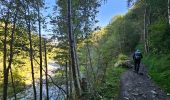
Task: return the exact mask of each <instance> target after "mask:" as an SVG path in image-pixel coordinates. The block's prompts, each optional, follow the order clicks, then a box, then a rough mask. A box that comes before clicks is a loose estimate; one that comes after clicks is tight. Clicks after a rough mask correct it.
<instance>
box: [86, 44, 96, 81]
mask: <svg viewBox="0 0 170 100" xmlns="http://www.w3.org/2000/svg"><path fill="white" fill-rule="evenodd" d="M86 48H87V53H88V57H89V62H90V68H91V72H92V74H93V79H94V80H95V79H96V76H95V73H94V69H93V65H92V59H91V53H90V48H89V43H88V42H87V44H86Z"/></svg>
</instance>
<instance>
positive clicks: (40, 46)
mask: <svg viewBox="0 0 170 100" xmlns="http://www.w3.org/2000/svg"><path fill="white" fill-rule="evenodd" d="M38 27H39V55H40V100H42V87H43V86H42V84H43V80H42V43H41V18H40V7H39V5H38Z"/></svg>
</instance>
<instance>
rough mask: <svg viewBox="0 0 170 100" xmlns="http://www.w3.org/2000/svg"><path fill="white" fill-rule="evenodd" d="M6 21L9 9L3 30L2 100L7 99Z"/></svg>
mask: <svg viewBox="0 0 170 100" xmlns="http://www.w3.org/2000/svg"><path fill="white" fill-rule="evenodd" d="M8 20H9V9H8V13H7V19H6V21H5V29H4V41H3V42H4V48H3V54H4V55H3V67H4V68H3V74H4V80H3V81H4V82H3V100H6V99H7V83H8V82H7V78H8V76H7V70H6V56H7V30H8Z"/></svg>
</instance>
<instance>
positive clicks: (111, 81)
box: [99, 67, 125, 100]
mask: <svg viewBox="0 0 170 100" xmlns="http://www.w3.org/2000/svg"><path fill="white" fill-rule="evenodd" d="M124 71H125V69H124V68H122V67H111V68H108V69H107V74H106V83H105V84H103V86H101V87H100V89H99V94H100V95H101V96H102V97H103V98H104V100H111V99H113V100H117V99H118V95H119V92H120V76H121V75H122V73H123V72H124Z"/></svg>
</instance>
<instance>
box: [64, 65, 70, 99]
mask: <svg viewBox="0 0 170 100" xmlns="http://www.w3.org/2000/svg"><path fill="white" fill-rule="evenodd" d="M65 67H66V70H65V71H66V72H65V75H66V93H67V99H66V100H68V95H69V93H68V63H67V62H66V65H65Z"/></svg>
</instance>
